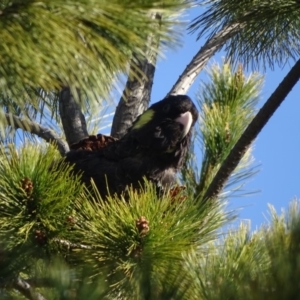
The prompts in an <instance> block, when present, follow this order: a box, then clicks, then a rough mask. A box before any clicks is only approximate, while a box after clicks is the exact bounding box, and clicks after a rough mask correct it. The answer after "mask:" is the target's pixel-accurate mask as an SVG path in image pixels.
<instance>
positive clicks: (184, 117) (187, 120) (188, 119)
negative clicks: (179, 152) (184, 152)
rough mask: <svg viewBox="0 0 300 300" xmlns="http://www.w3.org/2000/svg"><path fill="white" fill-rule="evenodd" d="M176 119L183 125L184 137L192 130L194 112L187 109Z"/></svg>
mask: <svg viewBox="0 0 300 300" xmlns="http://www.w3.org/2000/svg"><path fill="white" fill-rule="evenodd" d="M175 121H176V122H178V123H180V124H182V125H183V133H182V135H183V137H185V136H186V135H187V134H188V132H189V131H190V129H191V126H192V123H193V116H192V114H191V113H190V112H189V111H187V112H185V113H183V114H181V115H180V116H179V117H178V118H177V119H176V120H175Z"/></svg>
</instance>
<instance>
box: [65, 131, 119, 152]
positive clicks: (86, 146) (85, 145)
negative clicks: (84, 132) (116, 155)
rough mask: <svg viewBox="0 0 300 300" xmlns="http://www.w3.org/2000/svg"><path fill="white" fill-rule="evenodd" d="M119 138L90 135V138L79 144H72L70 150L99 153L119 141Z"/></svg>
mask: <svg viewBox="0 0 300 300" xmlns="http://www.w3.org/2000/svg"><path fill="white" fill-rule="evenodd" d="M117 140H118V139H117V138H114V137H112V136H109V135H104V134H100V133H99V134H97V135H90V136H89V137H88V138H85V139H83V140H81V141H79V142H78V143H75V144H72V145H71V146H70V149H72V150H87V151H97V150H99V149H101V148H104V147H106V146H107V145H108V144H110V143H113V142H115V141H117Z"/></svg>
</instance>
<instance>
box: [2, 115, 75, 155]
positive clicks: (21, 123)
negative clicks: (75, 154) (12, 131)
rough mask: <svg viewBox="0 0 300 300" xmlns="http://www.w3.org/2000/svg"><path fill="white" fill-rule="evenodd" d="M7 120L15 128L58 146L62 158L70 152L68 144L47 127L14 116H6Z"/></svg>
mask: <svg viewBox="0 0 300 300" xmlns="http://www.w3.org/2000/svg"><path fill="white" fill-rule="evenodd" d="M5 118H6V121H7V123H8V124H9V125H10V126H12V127H14V128H16V129H17V128H20V129H23V130H25V131H28V132H30V133H32V134H35V135H37V136H38V137H40V138H42V139H44V140H45V141H47V142H53V143H55V144H56V145H57V148H58V151H59V152H60V154H61V155H62V156H64V155H65V154H66V153H67V152H68V151H69V150H70V149H69V146H68V144H67V143H66V142H65V141H64V140H63V139H62V138H61V137H59V136H58V135H57V134H56V133H55V132H54V131H52V130H51V129H49V128H47V127H44V126H42V125H40V124H38V123H36V122H33V121H30V120H27V119H21V118H19V117H17V116H15V115H12V114H5Z"/></svg>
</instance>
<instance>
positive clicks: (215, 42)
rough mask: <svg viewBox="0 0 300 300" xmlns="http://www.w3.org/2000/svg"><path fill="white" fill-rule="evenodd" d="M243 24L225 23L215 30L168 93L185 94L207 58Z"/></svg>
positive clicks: (243, 24)
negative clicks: (225, 24) (218, 29)
mask: <svg viewBox="0 0 300 300" xmlns="http://www.w3.org/2000/svg"><path fill="white" fill-rule="evenodd" d="M245 25H246V24H245V23H234V24H231V25H227V26H225V27H224V28H222V29H221V30H220V31H219V32H217V33H216V34H215V35H214V36H213V37H212V38H210V39H209V40H207V42H206V43H205V44H204V46H203V47H201V49H200V50H199V52H198V53H197V54H196V55H195V56H194V57H193V59H192V60H191V62H190V63H189V64H188V65H187V67H186V68H185V70H184V71H183V73H182V74H181V75H180V76H179V78H178V80H177V81H176V83H175V84H174V85H173V87H172V88H171V90H170V91H169V93H168V95H170V94H174V95H177V94H186V93H187V91H188V90H189V88H190V87H191V85H192V84H193V83H194V81H195V80H196V78H197V76H198V74H199V73H200V71H201V70H202V69H203V68H204V66H205V65H206V63H207V62H208V60H209V59H210V58H211V57H212V56H213V55H214V54H215V53H216V52H217V51H218V50H220V49H221V48H222V47H223V45H224V44H225V43H226V41H227V40H228V39H229V38H231V37H232V36H233V35H234V34H236V33H237V32H238V31H239V30H241V29H242V28H243V27H244V26H245Z"/></svg>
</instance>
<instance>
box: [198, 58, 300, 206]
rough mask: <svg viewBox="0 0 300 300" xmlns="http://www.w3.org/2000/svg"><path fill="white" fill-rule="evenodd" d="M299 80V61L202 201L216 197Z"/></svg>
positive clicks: (270, 98) (219, 172) (256, 118)
mask: <svg viewBox="0 0 300 300" xmlns="http://www.w3.org/2000/svg"><path fill="white" fill-rule="evenodd" d="M299 79H300V59H299V60H298V61H297V62H296V64H295V65H294V66H293V68H292V69H291V70H290V71H289V73H288V74H287V75H286V77H285V78H284V79H283V80H282V81H281V83H280V84H279V85H278V87H277V88H276V90H275V91H274V92H273V94H272V95H271V96H270V97H269V99H268V100H267V101H266V103H265V104H264V105H263V107H262V108H261V109H260V110H259V112H258V113H257V115H256V116H255V117H254V119H253V120H252V121H251V123H250V124H249V125H248V127H247V128H246V130H245V131H244V133H243V134H242V136H241V137H240V139H239V140H238V142H237V143H236V144H235V145H234V147H233V148H232V150H231V151H230V153H229V155H228V156H227V158H226V159H225V161H224V162H223V164H222V166H221V167H220V169H219V171H218V172H217V174H216V176H215V177H214V179H213V180H212V182H211V184H210V185H209V187H208V189H207V191H206V193H205V195H204V197H203V199H204V201H207V200H209V199H211V198H213V197H216V196H217V195H218V194H219V193H220V191H221V190H222V189H223V187H224V185H225V183H226V182H227V180H228V178H229V177H230V175H231V173H232V172H233V171H234V169H235V168H236V167H237V165H238V164H239V162H240V160H241V158H242V157H243V156H244V154H245V152H246V151H247V149H248V148H249V146H250V145H251V143H252V142H253V140H254V139H255V138H256V137H257V135H258V134H259V133H260V131H261V130H262V128H263V127H264V126H265V125H266V124H267V122H268V121H269V119H270V118H271V117H272V115H273V114H274V112H275V111H276V109H277V108H278V107H279V106H280V104H281V103H282V102H283V101H284V99H285V98H286V96H287V95H288V94H289V92H290V91H291V90H292V89H293V87H294V86H295V85H296V83H297V82H298V81H299Z"/></svg>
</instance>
